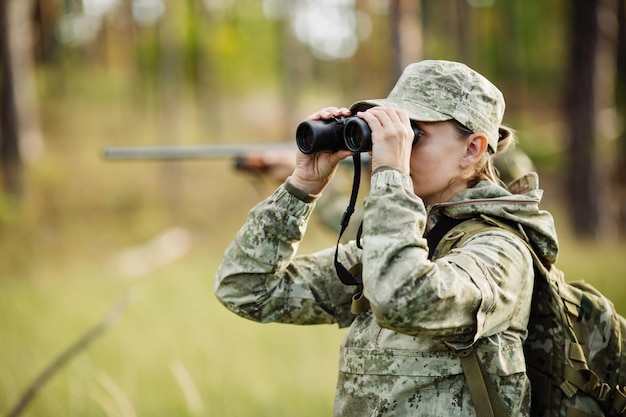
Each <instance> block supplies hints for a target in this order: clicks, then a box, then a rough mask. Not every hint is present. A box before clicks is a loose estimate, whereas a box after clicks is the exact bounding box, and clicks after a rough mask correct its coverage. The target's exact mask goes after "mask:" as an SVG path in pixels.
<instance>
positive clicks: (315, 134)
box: [296, 116, 419, 154]
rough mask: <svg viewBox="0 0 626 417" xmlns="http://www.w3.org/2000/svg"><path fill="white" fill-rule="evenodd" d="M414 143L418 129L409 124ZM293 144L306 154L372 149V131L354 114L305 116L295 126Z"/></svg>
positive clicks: (417, 135) (357, 151)
mask: <svg viewBox="0 0 626 417" xmlns="http://www.w3.org/2000/svg"><path fill="white" fill-rule="evenodd" d="M411 126H412V127H413V133H414V135H415V137H414V139H413V145H415V142H416V141H417V138H418V137H419V129H418V128H417V126H415V125H413V124H411ZM296 144H297V145H298V149H300V151H301V152H302V153H305V154H313V153H320V152H336V151H339V150H349V151H351V152H354V153H359V152H369V151H371V150H372V131H371V129H370V127H369V125H368V124H367V122H366V121H365V120H363V119H361V118H360V117H357V116H347V117H343V116H342V117H336V118H334V119H328V120H307V121H304V122H302V123H300V124H299V125H298V128H297V129H296Z"/></svg>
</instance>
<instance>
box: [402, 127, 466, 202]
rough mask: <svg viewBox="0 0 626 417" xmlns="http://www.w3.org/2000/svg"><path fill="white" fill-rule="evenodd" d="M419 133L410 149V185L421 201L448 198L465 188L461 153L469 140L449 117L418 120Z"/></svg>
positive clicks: (463, 152) (435, 200) (464, 168)
mask: <svg viewBox="0 0 626 417" xmlns="http://www.w3.org/2000/svg"><path fill="white" fill-rule="evenodd" d="M417 125H418V127H419V129H420V130H421V131H422V135H421V136H420V137H419V139H418V140H417V143H416V144H415V146H414V147H413V149H412V152H411V167H410V175H411V179H412V180H413V189H414V191H415V194H416V195H418V196H419V197H420V198H421V199H422V200H424V204H426V205H427V206H428V205H432V204H435V203H440V202H444V201H448V200H449V199H450V198H452V197H453V196H454V195H455V194H456V193H458V192H459V191H461V190H463V189H465V188H467V181H466V179H465V178H464V173H465V174H466V172H465V171H467V167H465V166H463V165H464V163H465V162H464V161H465V160H464V156H466V153H467V146H468V140H467V139H466V138H464V137H463V136H462V135H461V133H460V132H459V130H458V129H457V128H456V126H455V125H454V123H453V122H452V121H445V122H428V123H427V122H417Z"/></svg>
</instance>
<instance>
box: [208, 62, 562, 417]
mask: <svg viewBox="0 0 626 417" xmlns="http://www.w3.org/2000/svg"><path fill="white" fill-rule="evenodd" d="M351 114H355V115H356V116H358V117H360V118H362V119H363V120H365V121H366V122H367V124H368V125H369V127H370V129H371V131H372V152H371V155H372V169H373V173H372V178H371V185H370V191H369V193H368V195H367V197H366V199H365V202H364V222H363V237H362V241H361V244H362V245H360V246H361V247H362V249H361V248H359V245H357V244H356V242H354V241H353V242H350V243H348V244H346V245H341V246H340V247H339V261H340V262H341V264H343V265H346V266H348V267H350V266H352V265H356V264H359V263H361V264H362V276H361V278H362V289H363V295H364V296H365V298H366V299H367V300H368V301H369V308H368V309H367V310H366V311H364V312H362V313H360V314H358V315H354V314H352V313H351V310H350V307H351V298H352V296H353V295H354V292H355V289H354V287H351V286H346V285H343V284H342V283H341V282H340V281H339V279H338V278H337V276H336V272H335V268H334V265H333V260H334V253H335V248H330V249H328V250H325V251H321V252H319V253H315V254H312V255H307V256H295V253H296V248H297V245H298V242H300V240H301V239H302V237H303V235H304V232H305V229H306V225H307V221H308V219H309V216H310V214H311V211H312V210H313V208H314V206H315V200H316V198H317V197H318V196H319V195H320V194H321V193H322V192H323V190H324V188H325V187H326V186H327V185H328V183H329V182H330V181H331V179H332V177H333V174H334V172H335V169H336V167H337V164H338V163H339V161H340V160H341V159H343V158H345V157H346V156H348V155H349V152H347V151H338V152H336V153H322V154H313V155H304V154H299V155H298V156H297V163H296V168H295V170H294V171H293V173H292V174H291V176H290V178H289V179H288V180H287V181H286V182H285V183H284V184H283V185H281V186H280V187H279V188H278V189H277V190H276V192H275V193H274V194H273V195H272V196H271V197H269V198H268V199H267V200H265V201H263V202H262V203H260V204H259V205H257V206H256V207H255V208H253V209H252V210H251V211H250V214H249V217H248V220H247V222H246V223H245V225H244V226H243V228H242V229H241V230H240V231H239V233H238V234H237V236H236V238H235V240H234V241H233V242H232V244H231V245H230V246H229V247H228V249H227V250H226V253H225V256H224V259H223V262H222V264H221V266H220V268H219V270H218V273H217V277H216V281H215V292H216V295H217V297H218V298H219V299H220V301H221V302H222V303H223V304H224V305H225V306H226V307H227V308H229V309H230V310H232V311H233V312H235V313H237V314H239V315H240V316H243V317H246V318H249V319H252V320H257V321H261V322H283V323H297V324H318V323H337V324H338V325H339V326H341V327H343V326H350V329H349V330H348V333H347V335H346V337H345V340H344V342H343V346H342V348H341V357H340V364H339V378H338V383H337V393H336V401H335V415H336V416H408V415H411V416H452V415H458V416H474V415H476V411H475V409H474V405H473V402H472V398H471V395H470V393H469V389H468V386H467V384H466V380H465V376H464V374H463V371H462V368H461V365H460V361H459V359H458V358H457V357H456V356H455V355H454V354H453V353H452V352H451V349H450V347H449V345H454V346H456V347H465V346H470V345H473V346H475V349H476V352H477V354H478V357H479V358H480V360H481V361H482V363H483V364H484V366H485V368H486V370H487V372H488V373H489V376H490V378H491V379H492V380H493V382H494V384H495V385H496V387H497V390H498V392H499V394H500V396H501V397H502V399H503V401H504V404H505V406H506V408H507V410H508V412H509V413H510V414H511V415H514V416H528V415H529V409H530V383H529V382H528V378H527V376H526V374H525V361H524V353H523V349H522V343H523V341H524V338H525V337H526V325H527V321H528V315H529V309H530V301H531V296H532V288H533V260H532V257H531V254H530V251H529V250H528V248H527V247H526V246H525V244H524V243H523V242H522V240H521V239H519V238H518V237H516V236H515V235H513V234H512V233H509V232H506V231H504V230H494V229H493V228H489V229H487V228H486V229H485V231H484V232H479V233H477V234H476V235H475V236H474V237H473V238H471V239H469V240H467V242H466V243H465V244H463V246H462V247H460V248H456V249H454V250H451V251H450V252H449V253H447V254H445V255H444V256H442V257H441V258H439V259H436V260H431V259H430V258H429V248H428V241H427V240H426V238H425V236H427V235H428V233H429V232H431V230H433V228H435V227H436V225H437V224H438V223H440V222H441V221H442V219H450V218H451V219H464V218H472V217H477V216H480V215H487V216H490V217H492V218H497V219H500V220H502V221H505V222H508V223H515V224H519V225H521V227H522V228H523V229H524V231H525V233H526V234H527V235H528V236H529V238H530V239H531V240H532V243H533V244H534V246H535V248H536V251H537V252H538V253H539V256H540V257H542V258H544V259H545V260H546V261H547V262H553V261H554V260H555V258H556V254H557V251H558V249H557V239H556V235H555V231H554V225H553V220H552V217H551V216H550V214H548V213H547V212H544V211H541V210H539V208H538V204H539V200H540V198H541V192H540V190H538V189H537V188H536V181H532V179H533V178H536V177H534V176H531V177H529V179H530V180H527V181H525V182H524V184H525V185H526V186H527V188H528V189H527V190H525V191H526V193H525V194H523V195H513V194H512V193H511V192H510V191H508V190H507V189H506V188H504V187H502V186H501V185H500V184H499V181H498V179H497V176H496V175H495V173H494V170H493V168H492V162H491V158H492V157H493V156H494V155H496V154H497V153H498V152H500V151H502V150H503V149H505V148H506V147H507V146H508V144H509V142H510V141H512V140H513V138H512V134H511V132H510V131H509V130H508V129H506V128H504V127H502V125H501V123H502V118H503V115H504V99H503V97H502V94H501V92H500V91H499V90H498V89H497V88H496V87H495V86H493V85H492V84H491V83H490V82H489V81H488V80H487V79H485V78H484V77H483V76H481V75H480V74H478V73H476V72H475V71H473V70H471V69H470V68H468V67H467V66H465V65H463V64H460V63H455V62H448V61H422V62H419V63H416V64H412V65H409V66H408V67H407V68H406V69H405V71H404V72H403V74H402V76H401V77H400V79H399V80H398V82H397V84H396V86H395V87H394V89H393V90H392V91H391V93H390V94H389V96H388V97H387V98H386V99H381V100H369V101H363V102H358V103H356V104H354V105H353V106H352V107H351V109H350V110H349V109H346V108H335V107H329V108H325V109H322V110H320V111H318V112H316V113H314V114H312V115H311V116H310V117H309V119H310V120H315V119H330V118H333V117H337V116H347V115H351ZM412 123H413V124H415V125H417V127H418V128H419V132H420V134H419V137H418V138H417V140H416V142H415V144H414V139H415V138H414V133H413V129H412V126H411V124H412ZM440 224H443V223H440Z"/></svg>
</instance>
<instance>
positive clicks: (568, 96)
mask: <svg viewBox="0 0 626 417" xmlns="http://www.w3.org/2000/svg"><path fill="white" fill-rule="evenodd" d="M597 6H598V5H597V0H573V1H571V2H570V14H569V30H570V34H569V36H570V42H569V44H570V48H571V49H570V54H569V59H570V61H569V64H568V66H567V72H568V73H567V84H566V87H565V88H566V91H565V106H564V109H565V117H564V120H565V122H566V126H567V127H566V130H565V134H566V135H567V136H568V139H569V155H568V166H567V194H568V197H567V198H568V200H569V201H568V202H569V204H568V208H569V210H570V220H571V221H572V223H573V225H572V226H573V230H574V233H575V234H576V235H577V236H578V237H581V238H596V237H598V233H599V229H600V227H599V225H600V213H599V201H600V195H599V193H600V192H601V189H600V181H599V173H598V170H597V167H596V164H595V161H594V158H595V130H596V129H595V128H596V123H595V110H596V109H595V97H594V96H595V85H594V83H595V78H596V51H597V43H598V23H597V17H598V16H597Z"/></svg>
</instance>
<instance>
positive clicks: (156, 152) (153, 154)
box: [102, 142, 370, 171]
mask: <svg viewBox="0 0 626 417" xmlns="http://www.w3.org/2000/svg"><path fill="white" fill-rule="evenodd" d="M267 150H276V151H279V152H290V151H293V152H294V157H295V152H296V151H297V147H296V144H295V142H276V143H263V144H258V143H254V144H237V145H221V144H215V145H208V144H207V145H163V146H118V147H107V148H104V150H103V151H102V157H103V158H104V159H108V160H135V161H151V160H152V161H157V160H187V159H207V158H234V160H235V168H236V169H238V170H242V171H251V170H254V169H257V170H258V168H259V167H257V166H252V165H251V164H250V163H249V161H248V159H247V158H246V156H247V155H254V154H258V153H260V152H264V151H267ZM344 161H345V163H349V162H350V160H349V159H347V160H344ZM369 162H370V158H369V155H367V154H363V155H362V163H363V164H368V163H369ZM343 163H344V162H342V164H343Z"/></svg>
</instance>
